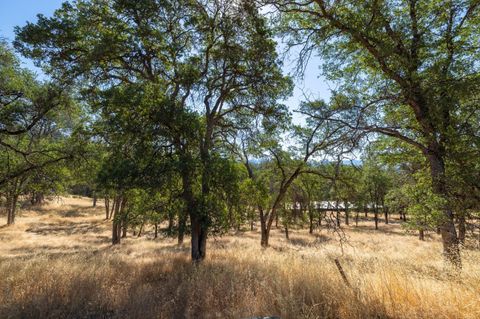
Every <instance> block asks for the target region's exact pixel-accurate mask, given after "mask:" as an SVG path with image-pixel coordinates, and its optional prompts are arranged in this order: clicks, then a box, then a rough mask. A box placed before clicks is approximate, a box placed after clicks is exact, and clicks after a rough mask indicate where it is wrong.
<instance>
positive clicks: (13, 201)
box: [6, 187, 18, 225]
mask: <svg viewBox="0 0 480 319" xmlns="http://www.w3.org/2000/svg"><path fill="white" fill-rule="evenodd" d="M16 191H17V190H16V187H15V190H13V191H11V192H10V194H8V195H7V203H6V204H7V225H13V224H15V216H16V212H17V201H18V195H17V194H16Z"/></svg>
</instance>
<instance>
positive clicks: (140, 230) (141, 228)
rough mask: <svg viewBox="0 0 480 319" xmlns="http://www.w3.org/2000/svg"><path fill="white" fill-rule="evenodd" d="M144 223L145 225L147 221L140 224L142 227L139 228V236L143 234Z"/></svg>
mask: <svg viewBox="0 0 480 319" xmlns="http://www.w3.org/2000/svg"><path fill="white" fill-rule="evenodd" d="M143 225H145V222H142V224H141V225H140V229H139V230H138V235H137V238H138V237H141V236H142V230H143Z"/></svg>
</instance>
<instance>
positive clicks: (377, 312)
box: [0, 198, 480, 318]
mask: <svg viewBox="0 0 480 319" xmlns="http://www.w3.org/2000/svg"><path fill="white" fill-rule="evenodd" d="M89 204H90V203H89V202H88V201H86V200H83V199H71V198H66V199H64V202H63V204H51V205H48V206H46V207H43V208H42V210H41V211H39V212H33V211H32V212H24V213H23V216H21V217H19V218H18V220H17V224H16V225H14V226H13V227H8V228H2V229H0V254H1V255H0V256H1V257H0V274H1V276H2V280H1V281H0V318H41V317H50V318H65V317H75V318H247V317H254V316H260V315H277V316H280V317H281V318H372V317H376V318H480V268H479V267H478V265H479V262H480V253H479V252H478V251H474V250H464V251H463V257H464V267H463V271H462V273H461V274H460V275H456V276H454V275H452V274H448V272H446V271H445V268H444V267H445V264H444V263H443V260H442V257H441V245H440V243H439V241H438V238H437V237H436V235H431V236H430V237H429V238H427V241H425V242H420V241H419V240H418V239H417V238H416V236H415V235H408V234H405V233H404V232H403V231H402V230H401V229H400V227H399V226H398V225H381V229H380V230H379V231H377V232H375V231H372V230H370V229H371V228H372V227H371V226H372V225H370V224H368V223H361V224H360V226H359V227H358V228H357V229H355V227H354V226H351V227H349V228H347V230H346V234H347V236H348V243H347V244H343V245H341V244H340V242H339V241H338V238H337V237H336V235H335V234H332V233H328V232H327V231H326V230H324V229H323V230H322V231H320V232H318V231H317V232H316V234H315V235H313V236H312V235H309V234H308V233H307V232H306V231H300V230H293V231H292V232H291V234H290V237H291V240H290V241H287V240H286V239H285V238H284V235H283V233H282V232H281V231H280V230H274V232H273V234H272V236H273V237H272V238H271V246H272V247H271V248H269V249H266V250H265V249H262V248H260V243H259V234H258V233H256V232H245V233H239V234H230V235H228V236H224V237H220V238H210V239H209V243H208V257H207V259H206V260H205V262H203V263H202V264H200V265H194V264H192V263H191V262H190V261H189V247H188V245H185V246H184V247H178V246H177V245H176V244H175V239H170V238H161V239H160V238H159V239H157V240H153V239H152V234H151V233H149V231H151V229H147V232H145V235H144V236H142V237H141V238H128V239H127V240H125V241H124V242H123V243H122V244H121V245H120V246H119V247H111V245H110V239H109V235H110V228H109V227H110V222H108V221H103V210H102V208H101V207H99V208H97V209H96V210H94V209H92V208H88V205H89ZM72 210H73V211H77V212H78V214H74V213H72ZM64 212H70V213H68V214H64ZM382 229H383V230H384V231H385V230H386V231H387V232H384V231H382ZM335 258H338V259H339V260H340V262H341V264H342V266H343V268H344V270H345V273H346V275H347V278H348V280H349V282H350V284H351V287H348V286H347V285H345V283H344V282H343V281H342V279H341V277H340V274H339V272H338V270H337V268H336V266H335V263H334V259H335Z"/></svg>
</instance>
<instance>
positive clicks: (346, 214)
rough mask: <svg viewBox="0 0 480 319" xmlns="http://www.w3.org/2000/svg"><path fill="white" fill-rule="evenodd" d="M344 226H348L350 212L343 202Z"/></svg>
mask: <svg viewBox="0 0 480 319" xmlns="http://www.w3.org/2000/svg"><path fill="white" fill-rule="evenodd" d="M345 225H350V212H349V211H348V204H347V202H345Z"/></svg>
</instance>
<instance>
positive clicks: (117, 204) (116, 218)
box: [112, 196, 123, 245]
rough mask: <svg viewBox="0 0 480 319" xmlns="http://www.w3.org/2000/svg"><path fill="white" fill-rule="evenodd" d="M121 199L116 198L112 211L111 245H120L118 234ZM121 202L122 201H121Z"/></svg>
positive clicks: (119, 229) (119, 230)
mask: <svg viewBox="0 0 480 319" xmlns="http://www.w3.org/2000/svg"><path fill="white" fill-rule="evenodd" d="M121 201H122V200H121V197H120V196H117V197H116V198H115V201H114V204H113V207H112V210H113V215H112V219H113V222H112V245H117V244H120V232H121V216H120V202H121ZM122 202H123V201H122Z"/></svg>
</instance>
